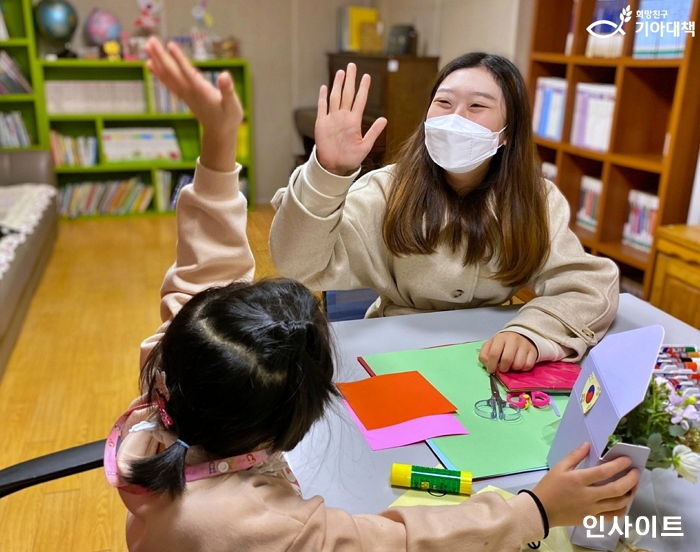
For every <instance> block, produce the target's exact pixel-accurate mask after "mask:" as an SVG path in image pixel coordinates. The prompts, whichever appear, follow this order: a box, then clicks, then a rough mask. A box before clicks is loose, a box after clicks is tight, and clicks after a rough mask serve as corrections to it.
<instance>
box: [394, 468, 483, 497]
mask: <svg viewBox="0 0 700 552" xmlns="http://www.w3.org/2000/svg"><path fill="white" fill-rule="evenodd" d="M390 481H391V484H392V485H395V486H397V487H410V488H411V489H419V490H422V491H437V492H442V493H451V494H464V495H470V494H472V473H471V472H468V471H459V470H443V469H441V468H426V467H423V466H412V465H410V464H392V465H391V478H390Z"/></svg>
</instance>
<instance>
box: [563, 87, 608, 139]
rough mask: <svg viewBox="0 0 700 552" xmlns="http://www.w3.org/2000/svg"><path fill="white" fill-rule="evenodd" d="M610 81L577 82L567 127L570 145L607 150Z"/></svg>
mask: <svg viewBox="0 0 700 552" xmlns="http://www.w3.org/2000/svg"><path fill="white" fill-rule="evenodd" d="M615 96H616V88H615V85H614V84H599V83H592V82H579V83H577V84H576V100H575V104H574V117H573V124H572V127H571V138H570V141H571V144H573V145H575V146H579V147H582V148H587V149H592V150H598V151H608V147H609V145H610V131H611V129H612V119H613V110H614V109H615Z"/></svg>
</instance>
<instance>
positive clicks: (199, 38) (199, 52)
mask: <svg viewBox="0 0 700 552" xmlns="http://www.w3.org/2000/svg"><path fill="white" fill-rule="evenodd" d="M192 17H193V18H194V27H192V30H191V32H190V35H191V38H192V57H193V58H194V59H196V60H198V61H202V60H206V59H209V58H210V57H211V56H210V55H209V51H210V50H211V41H212V37H211V36H210V29H211V27H212V26H213V25H214V18H213V17H212V15H211V14H210V13H209V12H208V11H207V0H199V2H198V3H197V4H195V5H194V7H193V8H192Z"/></svg>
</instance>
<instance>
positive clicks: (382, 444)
mask: <svg viewBox="0 0 700 552" xmlns="http://www.w3.org/2000/svg"><path fill="white" fill-rule="evenodd" d="M343 404H345V408H347V409H348V412H349V413H350V417H351V418H352V419H353V421H354V422H355V423H356V424H357V427H358V429H359V430H360V433H362V435H363V436H364V438H365V439H366V441H367V443H368V444H369V447H370V448H371V449H372V450H383V449H388V448H394V447H402V446H404V445H412V444H413V443H418V442H420V441H425V440H426V439H432V438H433V437H442V436H444V435H467V434H468V433H469V431H467V430H466V428H465V427H464V426H463V425H462V423H461V422H460V421H459V420H458V419H457V416H455V415H454V414H435V415H432V416H422V417H421V418H415V419H413V420H408V421H407V422H401V423H400V424H394V425H390V426H387V427H380V428H378V429H366V428H365V426H363V425H362V422H361V421H360V419H359V418H358V417H357V414H355V412H354V411H353V409H352V408H351V407H350V405H349V404H348V402H347V401H343Z"/></svg>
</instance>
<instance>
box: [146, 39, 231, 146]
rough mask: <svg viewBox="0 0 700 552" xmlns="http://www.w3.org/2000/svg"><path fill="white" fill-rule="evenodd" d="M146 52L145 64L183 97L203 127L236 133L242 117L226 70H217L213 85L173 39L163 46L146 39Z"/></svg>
mask: <svg viewBox="0 0 700 552" xmlns="http://www.w3.org/2000/svg"><path fill="white" fill-rule="evenodd" d="M146 53H147V54H148V57H149V58H150V59H149V60H148V64H147V65H148V68H149V69H150V70H151V71H152V72H153V74H154V75H155V76H156V77H158V80H160V81H161V82H162V83H163V84H164V85H165V86H167V87H168V89H169V90H170V91H171V92H173V93H174V94H176V95H177V96H178V97H179V98H181V99H182V100H184V102H185V103H186V104H187V107H189V108H190V111H192V113H194V115H195V117H197V119H198V120H199V122H200V123H201V124H202V126H203V127H204V129H205V130H206V131H208V132H215V133H218V134H221V135H226V134H229V133H233V135H234V136H235V135H236V133H237V132H238V125H240V123H241V121H242V120H243V108H242V107H241V102H240V100H239V99H238V96H237V95H236V92H235V90H234V88H233V78H232V77H231V74H230V73H228V72H226V71H224V72H222V73H221V74H219V78H218V80H217V82H216V87H214V86H213V85H212V84H211V83H210V82H209V81H208V80H207V79H205V78H204V76H203V75H202V74H201V73H200V72H199V71H198V70H197V69H196V68H194V67H193V66H192V64H191V63H190V62H189V60H188V59H187V58H186V57H185V55H184V54H183V53H182V50H180V48H179V47H178V46H177V45H176V44H175V43H174V42H169V43H168V45H167V49H166V48H163V45H162V44H161V43H160V41H159V40H158V39H157V38H155V37H151V38H149V39H148V42H147V43H146Z"/></svg>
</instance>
